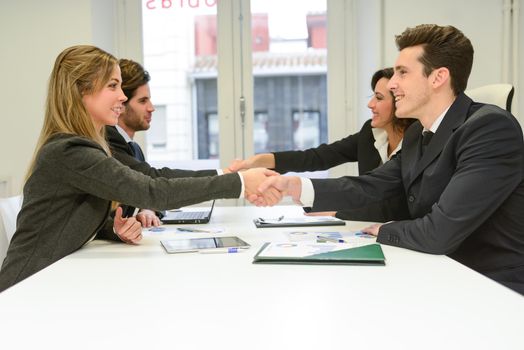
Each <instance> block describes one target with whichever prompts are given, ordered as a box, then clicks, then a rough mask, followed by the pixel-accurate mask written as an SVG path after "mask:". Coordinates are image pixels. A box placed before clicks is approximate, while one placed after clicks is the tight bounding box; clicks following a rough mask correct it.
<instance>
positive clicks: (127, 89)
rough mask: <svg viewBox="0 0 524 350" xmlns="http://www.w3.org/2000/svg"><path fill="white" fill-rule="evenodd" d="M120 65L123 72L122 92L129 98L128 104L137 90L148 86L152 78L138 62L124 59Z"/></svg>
mask: <svg viewBox="0 0 524 350" xmlns="http://www.w3.org/2000/svg"><path fill="white" fill-rule="evenodd" d="M118 65H119V66H120V71H121V72H122V90H123V91H124V94H125V95H126V97H127V101H126V103H127V102H129V101H130V100H131V98H132V97H133V96H134V95H135V91H136V89H138V88H139V87H140V86H142V85H145V84H147V83H148V82H149V80H150V79H151V78H150V76H149V73H148V72H147V71H146V70H144V67H142V65H141V64H140V63H138V62H135V61H132V60H127V59H125V58H122V59H120V60H119V61H118Z"/></svg>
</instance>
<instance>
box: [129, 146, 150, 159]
mask: <svg viewBox="0 0 524 350" xmlns="http://www.w3.org/2000/svg"><path fill="white" fill-rule="evenodd" d="M129 146H130V147H131V149H132V150H133V155H134V156H135V158H136V159H138V160H139V161H141V162H145V160H146V159H145V157H144V153H142V149H141V148H140V146H139V145H138V143H136V142H134V141H131V142H129Z"/></svg>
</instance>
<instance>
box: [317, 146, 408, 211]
mask: <svg viewBox="0 0 524 350" xmlns="http://www.w3.org/2000/svg"><path fill="white" fill-rule="evenodd" d="M401 156H402V155H401V154H398V155H397V156H395V157H393V158H392V159H391V160H390V161H388V162H386V164H384V165H382V166H381V167H379V168H376V169H375V170H373V171H371V172H369V173H367V174H365V175H361V176H344V177H340V178H337V179H311V182H312V184H313V189H314V191H315V199H314V202H313V207H312V209H313V211H338V210H342V211H347V212H350V213H351V212H353V213H359V211H360V210H366V208H369V207H371V206H380V205H381V203H383V202H384V201H385V200H390V199H391V200H393V201H399V200H401V199H402V198H403V196H404V187H403V184H402V172H401V168H400V165H401ZM341 215H343V214H341ZM353 219H356V218H355V217H354V218H353ZM361 220H363V219H361ZM377 221H379V220H377Z"/></svg>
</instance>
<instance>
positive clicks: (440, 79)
mask: <svg viewBox="0 0 524 350" xmlns="http://www.w3.org/2000/svg"><path fill="white" fill-rule="evenodd" d="M446 82H449V83H450V84H451V81H450V75H449V69H447V68H446V67H440V68H436V69H434V70H433V72H431V84H432V85H433V87H434V88H439V87H441V86H442V85H444V84H445V83H446Z"/></svg>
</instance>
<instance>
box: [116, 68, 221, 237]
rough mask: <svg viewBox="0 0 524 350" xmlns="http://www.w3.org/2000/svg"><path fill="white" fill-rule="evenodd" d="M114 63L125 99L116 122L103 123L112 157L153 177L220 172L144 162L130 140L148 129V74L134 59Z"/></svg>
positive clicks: (128, 212) (142, 214)
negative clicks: (139, 132) (170, 167)
mask: <svg viewBox="0 0 524 350" xmlns="http://www.w3.org/2000/svg"><path fill="white" fill-rule="evenodd" d="M118 65H119V66H120V71H121V73H122V90H123V91H124V94H125V95H126V97H127V101H126V102H124V107H125V110H124V112H123V113H122V114H121V115H120V117H119V118H118V124H117V125H116V126H106V138H107V141H108V143H109V146H110V147H111V152H112V153H113V157H115V158H116V159H118V160H119V161H120V162H121V163H122V164H125V165H127V166H129V167H131V168H132V169H133V170H136V171H140V172H142V173H144V174H146V175H153V174H154V175H155V177H167V178H176V177H200V176H213V175H217V174H218V173H220V174H222V173H224V171H221V170H219V171H217V170H199V171H191V170H180V169H169V168H162V169H155V168H153V167H151V166H150V165H149V164H148V163H147V162H146V161H145V157H144V153H143V152H142V149H141V148H140V146H139V145H138V144H137V143H136V142H134V141H133V139H134V137H135V133H136V132H137V131H142V130H148V129H149V127H150V126H151V119H152V115H153V112H154V111H155V107H154V106H153V103H152V102H151V92H150V89H149V80H150V77H149V74H148V72H147V71H145V70H144V68H143V67H142V65H140V64H139V63H137V62H135V61H132V60H128V59H121V60H119V62H118ZM226 172H228V171H226ZM123 208H124V216H132V215H133V214H134V212H135V208H134V207H132V206H125V205H124V206H123ZM159 216H161V213H159V212H154V211H152V210H148V209H141V210H140V211H139V212H138V214H137V220H139V221H140V222H141V223H142V225H143V226H144V227H150V226H158V225H160V219H159Z"/></svg>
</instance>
